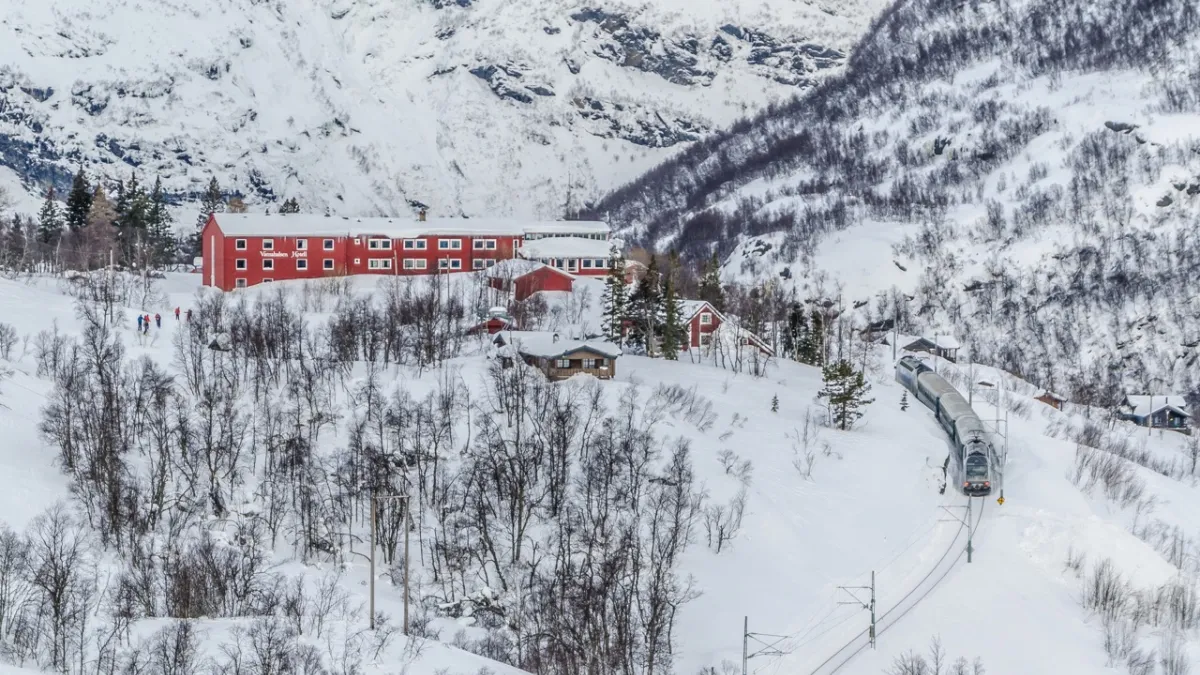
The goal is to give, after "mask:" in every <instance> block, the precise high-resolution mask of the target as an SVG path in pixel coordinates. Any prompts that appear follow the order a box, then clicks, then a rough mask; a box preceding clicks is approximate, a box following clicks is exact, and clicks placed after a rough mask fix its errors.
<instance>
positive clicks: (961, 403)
mask: <svg viewBox="0 0 1200 675" xmlns="http://www.w3.org/2000/svg"><path fill="white" fill-rule="evenodd" d="M896 381H897V382H899V383H900V384H902V385H904V388H906V389H908V390H909V391H911V392H912V393H913V395H914V396H916V398H917V400H918V401H920V402H921V403H924V404H925V405H926V406H927V407H928V408H929V409H930V410H932V411H933V414H934V416H935V417H937V420H938V422H939V423H940V424H941V425H942V428H943V429H945V430H946V433H947V434H949V435H950V441H951V443H953V445H954V451H953V452H952V453H951V460H952V461H950V462H949V467H948V468H949V470H950V471H949V473H950V476H948V478H949V479H952V480H953V481H954V483H955V485H958V486H959V488H960V490H961V492H962V493H963V494H965V495H967V496H970V497H986V496H987V495H990V494H991V493H992V482H993V475H994V473H995V453H994V451H993V448H992V442H991V440H990V439H989V437H988V434H987V431H986V430H985V429H984V427H983V423H982V422H981V421H980V420H979V416H978V415H976V414H975V411H974V410H972V409H971V405H970V404H969V403H967V401H966V399H964V398H963V397H962V394H960V393H958V390H956V389H955V388H954V387H953V386H952V385H951V384H950V383H949V382H947V381H946V380H945V379H944V378H942V376H940V375H938V374H937V373H935V372H933V369H932V368H930V367H929V366H927V365H926V364H925V362H924V361H922V360H921V359H919V358H917V357H915V356H905V357H903V358H901V359H900V360H899V361H897V362H896Z"/></svg>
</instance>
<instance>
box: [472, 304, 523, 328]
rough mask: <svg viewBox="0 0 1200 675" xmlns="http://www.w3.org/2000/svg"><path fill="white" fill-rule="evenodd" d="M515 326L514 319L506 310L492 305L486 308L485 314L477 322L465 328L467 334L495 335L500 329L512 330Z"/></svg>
mask: <svg viewBox="0 0 1200 675" xmlns="http://www.w3.org/2000/svg"><path fill="white" fill-rule="evenodd" d="M516 327H517V326H516V321H514V320H513V318H512V317H511V316H509V315H508V311H507V310H505V309H504V308H503V307H493V308H491V309H489V310H488V313H487V316H485V317H481V318H480V320H479V322H478V323H476V324H475V325H474V326H471V327H470V328H468V329H467V335H480V334H483V333H487V334H488V335H495V334H496V333H499V332H500V331H502V330H512V329H515V328H516Z"/></svg>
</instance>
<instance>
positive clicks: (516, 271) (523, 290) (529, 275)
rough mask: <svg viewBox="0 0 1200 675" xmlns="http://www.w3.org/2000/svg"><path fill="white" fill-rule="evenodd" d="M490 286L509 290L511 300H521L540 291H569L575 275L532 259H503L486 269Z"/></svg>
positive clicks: (572, 287)
mask: <svg viewBox="0 0 1200 675" xmlns="http://www.w3.org/2000/svg"><path fill="white" fill-rule="evenodd" d="M488 277H489V283H490V285H491V287H492V288H495V289H497V290H501V291H511V292H512V294H513V300H516V301H517V302H521V301H523V300H525V299H526V298H528V297H529V296H531V295H533V294H534V293H538V292H540V291H566V292H568V293H569V292H571V290H573V289H574V287H575V276H574V275H572V274H568V273H567V272H564V271H562V270H560V269H556V268H554V267H551V266H549V265H546V264H544V263H540V262H535V261H533V260H505V261H502V262H499V263H497V264H496V265H494V266H492V267H491V268H490V269H489V270H488Z"/></svg>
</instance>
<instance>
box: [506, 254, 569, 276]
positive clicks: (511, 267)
mask: <svg viewBox="0 0 1200 675" xmlns="http://www.w3.org/2000/svg"><path fill="white" fill-rule="evenodd" d="M543 267H545V268H548V269H552V270H554V271H555V272H558V273H559V274H562V275H563V276H568V277H573V276H574V275H573V274H569V273H567V272H564V271H562V270H560V269H555V268H553V267H550V266H549V265H547V264H545V263H542V262H538V261H536V260H525V259H523V258H511V259H509V260H501V261H499V262H497V263H496V264H495V265H492V266H491V267H489V268H488V270H487V274H488V276H489V277H491V278H493V279H516V278H517V277H520V276H524V275H526V274H529V273H530V272H536V271H537V270H540V269H542V268H543Z"/></svg>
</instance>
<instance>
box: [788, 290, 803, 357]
mask: <svg viewBox="0 0 1200 675" xmlns="http://www.w3.org/2000/svg"><path fill="white" fill-rule="evenodd" d="M807 339H808V313H807V312H805V311H804V306H803V305H801V304H800V303H799V302H797V301H795V300H793V301H792V304H791V306H790V307H789V309H788V320H787V330H785V331H784V332H783V351H784V353H786V354H787V355H788V358H791V359H794V360H796V361H803V359H802V358H801V353H802V349H803V347H804V345H805V340H807Z"/></svg>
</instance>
